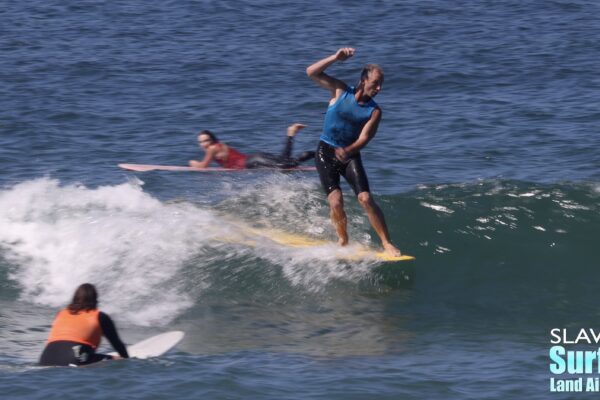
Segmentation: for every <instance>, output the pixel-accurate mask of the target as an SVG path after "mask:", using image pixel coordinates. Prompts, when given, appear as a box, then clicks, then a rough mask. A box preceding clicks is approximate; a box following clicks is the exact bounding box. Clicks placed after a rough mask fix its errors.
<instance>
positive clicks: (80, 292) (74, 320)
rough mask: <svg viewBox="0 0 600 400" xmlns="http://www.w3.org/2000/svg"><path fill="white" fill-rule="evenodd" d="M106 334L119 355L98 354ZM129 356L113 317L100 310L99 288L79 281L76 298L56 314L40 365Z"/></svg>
mask: <svg viewBox="0 0 600 400" xmlns="http://www.w3.org/2000/svg"><path fill="white" fill-rule="evenodd" d="M103 335H104V336H105V337H106V338H107V339H108V341H109V342H110V344H111V345H112V346H113V347H114V349H115V350H116V351H117V352H118V353H119V356H120V357H116V356H115V357H113V356H109V355H107V354H98V353H96V349H97V348H98V346H99V345H100V340H101V339H102V336H103ZM118 358H129V354H128V353H127V348H126V347H125V345H124V344H123V342H122V341H121V339H120V338H119V334H118V333H117V328H116V326H115V324H114V322H113V320H112V319H111V318H110V317H109V316H108V315H107V314H105V313H103V312H101V311H99V310H98V292H97V291H96V288H95V287H94V285H92V284H91V283H84V284H82V285H80V286H79V287H78V288H77V290H75V294H74V295H73V301H71V304H69V305H68V306H67V308H65V309H63V310H61V311H59V312H58V314H57V315H56V318H55V319H54V322H53V323H52V329H51V331H50V335H49V337H48V341H47V343H46V347H45V348H44V351H43V352H42V355H41V357H40V365H45V366H68V365H86V364H92V363H95V362H98V361H102V360H110V359H118Z"/></svg>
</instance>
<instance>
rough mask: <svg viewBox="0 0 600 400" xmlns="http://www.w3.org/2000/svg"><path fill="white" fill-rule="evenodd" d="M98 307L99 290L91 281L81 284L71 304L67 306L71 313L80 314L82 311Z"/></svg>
mask: <svg viewBox="0 0 600 400" xmlns="http://www.w3.org/2000/svg"><path fill="white" fill-rule="evenodd" d="M96 308H98V292H97V291H96V288H95V287H94V285H92V284H91V283H84V284H82V285H79V287H78V288H77V290H75V294H74V295H73V300H72V301H71V304H69V305H68V306H67V309H68V310H69V311H70V312H71V314H78V313H79V312H80V311H90V310H95V309H96Z"/></svg>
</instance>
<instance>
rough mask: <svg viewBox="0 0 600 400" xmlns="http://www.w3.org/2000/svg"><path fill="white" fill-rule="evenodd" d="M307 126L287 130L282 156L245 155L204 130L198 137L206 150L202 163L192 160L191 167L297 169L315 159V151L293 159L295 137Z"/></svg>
mask: <svg viewBox="0 0 600 400" xmlns="http://www.w3.org/2000/svg"><path fill="white" fill-rule="evenodd" d="M305 126H306V125H303V124H298V123H296V124H292V125H290V126H289V127H288V129H287V139H286V143H285V146H284V149H283V152H282V153H281V154H280V155H275V154H270V153H256V154H243V153H240V152H239V151H237V150H235V149H234V148H233V147H231V146H229V145H227V144H225V143H222V142H220V141H219V139H217V137H216V135H215V134H214V133H212V132H211V131H208V130H204V131H202V132H200V134H199V135H198V143H199V144H200V147H202V149H203V150H204V159H203V160H202V161H197V160H190V161H189V166H190V167H193V168H207V167H208V166H209V165H210V163H211V162H212V161H215V162H217V163H219V164H220V165H221V166H222V167H223V168H230V169H254V168H277V169H289V168H295V167H297V166H298V165H300V164H301V163H302V162H304V161H307V160H310V159H311V158H314V156H315V152H314V151H305V152H304V153H302V154H300V155H299V156H298V157H296V158H294V157H292V147H293V144H294V136H296V134H297V133H298V131H299V130H300V129H303V128H304V127H305Z"/></svg>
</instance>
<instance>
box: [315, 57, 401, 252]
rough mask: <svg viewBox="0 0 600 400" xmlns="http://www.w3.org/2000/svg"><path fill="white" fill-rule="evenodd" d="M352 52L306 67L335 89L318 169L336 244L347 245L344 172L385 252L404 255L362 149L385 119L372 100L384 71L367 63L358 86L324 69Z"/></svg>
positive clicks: (322, 82) (327, 118)
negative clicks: (373, 185) (377, 196)
mask: <svg viewBox="0 0 600 400" xmlns="http://www.w3.org/2000/svg"><path fill="white" fill-rule="evenodd" d="M353 55H354V49H353V48H351V47H346V48H341V49H339V50H338V51H337V52H336V53H335V54H332V55H330V56H329V57H326V58H324V59H322V60H320V61H317V62H316V63H314V64H312V65H311V66H309V67H308V68H307V69H306V74H307V75H308V76H309V77H310V78H311V79H312V80H313V81H315V82H316V83H317V84H319V85H320V86H322V87H324V88H325V89H328V90H329V91H330V92H331V99H330V100H329V107H328V108H327V112H326V114H325V123H324V125H323V134H322V135H321V137H320V138H319V139H320V141H319V146H318V147H317V154H316V166H317V171H318V172H319V177H320V179H321V184H322V186H323V190H325V194H326V195H327V200H328V202H329V207H330V209H331V221H332V222H333V225H334V226H335V230H336V232H337V235H338V237H339V240H338V243H339V244H340V245H342V246H345V245H346V244H348V232H347V226H346V225H347V219H346V213H345V211H344V199H343V197H342V190H341V189H340V176H343V177H344V178H345V179H346V181H347V182H348V184H349V185H350V186H351V187H352V189H353V190H354V193H355V194H356V196H357V197H358V202H359V203H360V205H361V206H362V207H363V208H364V209H365V211H366V212H367V215H368V217H369V222H370V223H371V226H373V229H374V230H375V232H376V233H377V235H378V236H379V238H380V239H381V243H382V245H383V248H384V250H385V252H386V253H387V254H389V255H392V256H400V255H401V254H400V250H399V249H398V248H396V246H394V245H393V244H392V242H391V240H390V235H389V233H388V229H387V226H386V224H385V219H384V216H383V213H382V212H381V209H380V208H379V206H378V205H377V203H375V200H373V197H372V196H371V193H370V189H369V181H368V180H367V174H366V172H365V169H364V167H363V165H362V160H361V157H360V150H361V149H362V148H363V147H365V146H366V145H367V143H369V141H370V140H371V139H373V137H374V136H375V133H376V132H377V128H378V126H379V122H380V121H381V114H382V112H381V108H380V107H379V106H378V105H377V103H375V101H374V100H373V98H374V97H375V96H376V95H377V93H379V91H380V90H381V86H382V85H383V70H382V69H381V68H380V67H379V66H378V65H375V64H368V65H367V66H365V67H364V69H363V71H362V74H361V76H360V81H359V83H358V85H357V86H356V87H352V86H348V85H346V84H345V83H344V82H342V81H340V80H338V79H336V78H334V77H331V76H329V75H327V74H326V73H325V70H326V69H327V68H328V67H329V66H330V65H331V64H333V63H335V62H336V61H345V60H347V59H348V58H350V57H352V56H353Z"/></svg>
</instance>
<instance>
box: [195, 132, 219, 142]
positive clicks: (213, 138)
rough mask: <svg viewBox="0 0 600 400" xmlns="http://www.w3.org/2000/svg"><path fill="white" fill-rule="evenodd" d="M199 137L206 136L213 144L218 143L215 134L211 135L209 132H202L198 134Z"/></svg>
mask: <svg viewBox="0 0 600 400" xmlns="http://www.w3.org/2000/svg"><path fill="white" fill-rule="evenodd" d="M200 135H206V136H208V137H209V138H210V140H212V142H213V143H219V139H217V137H216V136H215V134H214V133H212V132H211V131H209V130H203V131H202V132H200V133H199V134H198V136H200Z"/></svg>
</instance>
